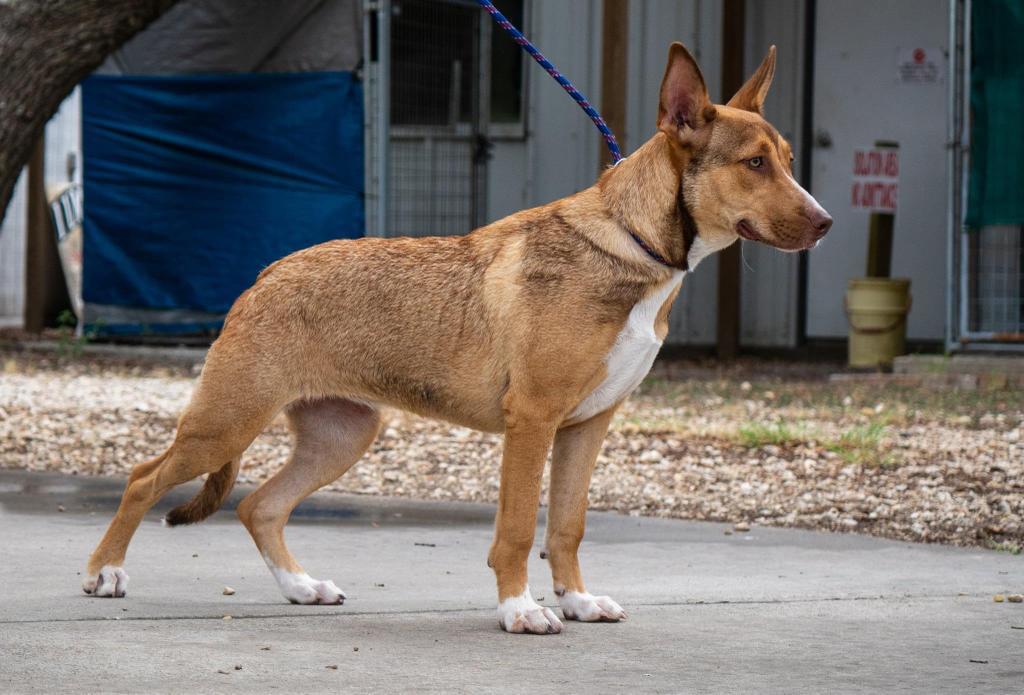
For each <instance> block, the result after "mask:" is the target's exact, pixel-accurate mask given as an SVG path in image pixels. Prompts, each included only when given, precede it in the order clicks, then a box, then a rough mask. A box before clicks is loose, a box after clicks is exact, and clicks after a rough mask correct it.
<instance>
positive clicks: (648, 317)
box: [569, 270, 685, 422]
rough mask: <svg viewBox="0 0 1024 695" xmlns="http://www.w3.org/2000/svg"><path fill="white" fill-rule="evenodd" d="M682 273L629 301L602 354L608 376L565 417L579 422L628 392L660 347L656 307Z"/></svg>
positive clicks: (681, 278) (645, 370) (664, 298)
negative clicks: (630, 306) (616, 331)
mask: <svg viewBox="0 0 1024 695" xmlns="http://www.w3.org/2000/svg"><path fill="white" fill-rule="evenodd" d="M683 275H685V273H684V272H683V271H681V270H677V271H675V272H674V273H673V274H672V277H671V278H669V279H668V280H666V281H665V282H664V283H663V284H662V285H661V286H659V287H658V288H657V289H655V290H654V291H653V292H651V294H649V295H647V296H646V297H644V298H643V299H641V300H640V301H639V302H637V303H636V304H635V305H633V309H632V311H630V312H629V318H628V319H626V325H624V326H623V327H622V330H621V331H619V335H618V336H617V337H616V338H615V343H614V344H613V345H612V349H611V350H610V351H609V352H608V355H607V357H605V364H606V365H607V367H608V376H606V377H605V378H604V381H602V382H601V384H600V385H599V386H598V387H597V388H596V389H594V390H593V391H592V392H591V393H590V395H588V396H587V397H586V398H584V399H583V402H582V403H580V404H579V405H578V406H576V409H575V410H574V411H573V412H572V415H571V416H570V418H569V419H571V420H574V421H577V422H580V421H583V420H587V419H589V418H592V417H593V416H595V415H597V414H598V413H601V412H604V411H605V410H607V409H608V408H610V407H612V406H613V405H615V404H616V403H618V402H619V401H621V400H622V399H623V398H625V397H626V396H628V395H629V394H630V393H631V392H632V391H633V389H635V388H636V387H637V386H639V385H640V382H641V381H643V380H644V377H645V376H647V372H649V371H651V365H652V364H654V358H655V356H657V354H658V350H660V349H661V338H659V337H658V334H657V333H655V331H654V322H655V320H656V319H657V318H658V310H659V309H661V306H662V304H664V303H665V300H666V299H668V296H669V295H670V294H672V292H674V291H675V289H676V288H677V287H679V284H680V283H681V282H682V281H683Z"/></svg>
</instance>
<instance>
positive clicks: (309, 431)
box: [238, 398, 380, 604]
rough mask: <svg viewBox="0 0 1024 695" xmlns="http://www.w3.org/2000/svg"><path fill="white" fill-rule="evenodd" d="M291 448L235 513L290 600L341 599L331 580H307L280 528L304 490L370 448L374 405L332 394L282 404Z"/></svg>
mask: <svg viewBox="0 0 1024 695" xmlns="http://www.w3.org/2000/svg"><path fill="white" fill-rule="evenodd" d="M286 412H287V415H288V421H289V424H290V426H291V428H292V432H293V433H294V434H295V449H294V450H293V452H292V456H291V458H290V459H289V460H288V463H286V464H285V465H284V467H283V468H282V469H281V470H280V471H278V472H277V474H276V475H274V477H272V478H271V479H270V480H268V481H267V482H265V483H264V484H263V485H262V486H260V488H259V489H257V490H256V491H255V492H253V493H252V494H250V495H249V496H248V497H246V498H245V499H244V500H242V502H241V504H239V505H238V516H239V518H240V519H241V520H242V523H243V524H245V526H246V528H248V529H249V533H250V534H252V538H253V540H254V541H255V542H256V547H257V548H259V551H260V554H261V555H262V556H263V559H264V561H266V563H267V566H268V567H269V568H270V571H271V573H273V575H274V579H276V580H277V583H278V586H279V587H280V589H281V593H283V594H284V597H285V598H287V599H288V600H289V601H291V602H292V603H306V604H315V603H342V602H343V601H344V600H345V594H344V592H342V591H341V590H340V589H339V588H338V587H337V586H335V584H334V582H331V581H318V580H316V579H313V578H312V577H310V576H309V575H308V574H306V572H305V570H303V568H302V565H300V564H299V563H298V562H297V561H296V560H295V558H294V557H293V556H292V554H291V553H290V552H289V550H288V547H287V545H285V541H284V527H285V524H287V523H288V517H289V516H290V515H291V513H292V510H293V509H295V507H296V506H297V505H298V504H299V502H301V501H302V500H303V499H305V498H306V497H307V496H308V495H309V494H311V493H312V492H314V491H315V490H317V489H318V488H321V487H323V486H324V485H327V484H329V483H331V482H334V481H335V480H337V479H338V478H339V477H340V476H341V475H342V474H343V473H345V471H347V470H348V469H349V468H351V467H352V465H353V464H355V462H356V461H358V460H359V458H360V457H361V456H362V455H363V452H365V451H366V449H367V448H368V447H369V446H370V444H371V443H372V442H373V440H374V438H376V436H377V431H378V429H379V428H380V413H379V412H378V411H377V409H376V408H374V407H372V406H369V405H365V404H363V403H357V402H355V401H350V400H345V399H340V398H333V399H325V400H316V401H301V402H298V403H295V404H293V405H291V406H289V407H288V409H287V411H286Z"/></svg>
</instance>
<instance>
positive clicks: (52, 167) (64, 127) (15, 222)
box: [0, 87, 82, 326]
mask: <svg viewBox="0 0 1024 695" xmlns="http://www.w3.org/2000/svg"><path fill="white" fill-rule="evenodd" d="M81 120H82V111H81V96H80V90H79V89H78V88H77V87H76V88H75V90H74V91H73V92H71V94H70V95H68V97H67V99H65V100H64V102H63V103H62V104H61V106H60V109H58V111H57V113H56V114H54V116H53V118H51V119H50V122H49V123H47V124H46V155H45V169H46V185H47V186H51V185H54V184H58V183H63V182H65V181H67V180H68V173H67V166H68V156H69V155H72V156H74V158H75V159H74V161H75V172H74V180H76V181H78V182H81V180H82V171H81V169H82V166H81V162H82V128H81ZM27 180H28V176H27V174H26V172H25V171H23V172H22V174H21V177H20V178H19V179H18V185H17V186H16V187H15V189H14V196H13V197H12V198H11V202H10V204H9V205H8V207H7V214H6V215H5V217H4V218H3V223H2V226H0V326H21V325H22V323H23V314H24V311H25V233H26V229H25V225H26V221H27V220H26V217H27V212H28V210H27V198H26V195H25V187H26V185H27Z"/></svg>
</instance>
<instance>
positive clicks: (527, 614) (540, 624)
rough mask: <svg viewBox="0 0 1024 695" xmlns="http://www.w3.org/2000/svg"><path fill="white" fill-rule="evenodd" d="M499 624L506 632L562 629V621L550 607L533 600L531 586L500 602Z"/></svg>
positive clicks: (548, 632)
mask: <svg viewBox="0 0 1024 695" xmlns="http://www.w3.org/2000/svg"><path fill="white" fill-rule="evenodd" d="M498 625H500V626H501V629H502V630H504V631H505V632H519V633H523V632H531V633H533V634H535V635H550V634H555V633H558V632H561V631H562V621H561V620H559V619H558V617H557V616H556V615H555V613H554V611H552V610H551V609H550V608H545V607H544V606H541V605H540V604H538V603H537V602H536V601H534V600H533V597H532V596H530V587H526V590H525V591H524V592H523V593H521V594H520V595H519V596H512V597H511V598H507V599H505V600H504V601H502V602H501V603H499V604H498Z"/></svg>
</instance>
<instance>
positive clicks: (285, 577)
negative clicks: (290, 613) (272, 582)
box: [270, 567, 348, 605]
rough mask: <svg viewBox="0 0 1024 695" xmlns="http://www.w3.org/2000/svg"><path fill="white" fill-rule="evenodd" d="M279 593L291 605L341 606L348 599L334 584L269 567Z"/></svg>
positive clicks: (304, 574)
mask: <svg viewBox="0 0 1024 695" xmlns="http://www.w3.org/2000/svg"><path fill="white" fill-rule="evenodd" d="M270 569H271V571H272V572H273V573H274V579H276V580H277V585H278V586H279V587H281V593H282V594H284V597H285V598H286V599H288V600H289V601H291V602H292V603H301V604H304V605H315V604H335V603H337V604H341V603H345V599H346V598H348V597H347V596H346V595H345V592H344V591H342V590H341V589H339V588H338V587H337V586H336V585H335V583H334V582H332V581H330V580H327V581H319V580H317V579H313V578H312V577H310V576H309V575H308V574H306V573H305V572H302V573H295V572H286V571H285V570H282V569H278V568H276V567H271V568H270Z"/></svg>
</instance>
